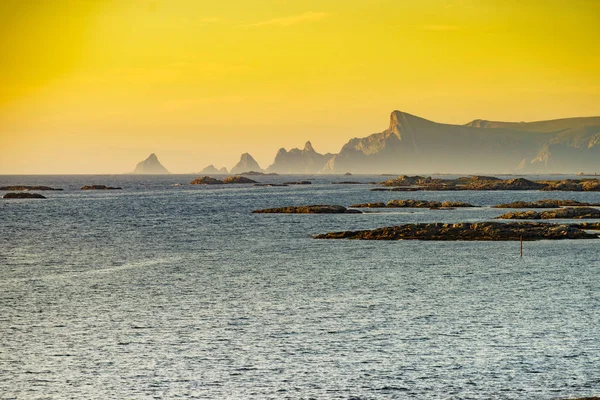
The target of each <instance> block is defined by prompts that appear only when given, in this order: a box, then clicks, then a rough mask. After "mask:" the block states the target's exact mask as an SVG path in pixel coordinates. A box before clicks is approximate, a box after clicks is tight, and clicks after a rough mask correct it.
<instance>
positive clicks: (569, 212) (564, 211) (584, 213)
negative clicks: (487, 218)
mask: <svg viewBox="0 0 600 400" xmlns="http://www.w3.org/2000/svg"><path fill="white" fill-rule="evenodd" d="M496 218H497V219H600V210H599V209H597V208H591V207H568V208H559V209H556V210H550V211H542V212H537V211H520V212H510V213H506V214H502V215H500V216H499V217H496Z"/></svg>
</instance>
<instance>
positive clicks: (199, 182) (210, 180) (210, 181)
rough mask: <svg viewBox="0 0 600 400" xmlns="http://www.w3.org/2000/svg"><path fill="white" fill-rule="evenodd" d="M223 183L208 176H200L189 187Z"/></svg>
mask: <svg viewBox="0 0 600 400" xmlns="http://www.w3.org/2000/svg"><path fill="white" fill-rule="evenodd" d="M222 184H223V181H220V180H218V179H215V178H211V177H210V176H201V177H199V178H196V179H194V180H193V181H191V182H190V185H222Z"/></svg>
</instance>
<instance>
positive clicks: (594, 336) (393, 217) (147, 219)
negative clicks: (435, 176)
mask: <svg viewBox="0 0 600 400" xmlns="http://www.w3.org/2000/svg"><path fill="white" fill-rule="evenodd" d="M197 176H198V175H167V176H132V175H93V176H84V175H71V176H66V175H65V176H49V175H45V176H32V175H28V176H8V175H4V176H0V186H5V185H16V184H19V185H47V186H53V187H58V188H63V189H64V190H63V191H52V192H50V191H48V192H41V193H43V194H44V195H45V196H47V199H46V200H18V199H17V200H12V199H11V200H9V199H0V399H346V400H351V399H352V400H360V399H364V400H366V399H568V398H576V397H584V396H592V395H596V396H598V395H600V252H599V251H598V250H599V245H600V240H563V241H544V240H541V241H535V242H525V243H524V247H523V257H520V254H519V253H520V252H519V243H518V242H513V241H511V242H440V241H355V240H317V239H313V238H312V235H315V234H318V233H325V232H331V231H340V230H354V229H371V228H378V227H383V226H390V225H398V224H405V223H413V222H473V221H488V220H492V219H493V218H494V217H496V216H498V215H500V214H502V213H504V212H505V211H506V210H500V209H494V208H491V206H492V205H494V204H498V203H505V202H511V201H516V200H526V201H531V200H539V199H545V198H553V199H574V200H579V201H588V202H600V193H598V192H596V193H592V192H579V193H573V192H538V191H489V192H466V191H445V192H436V191H431V192H430V191H427V192H375V191H370V189H371V188H373V187H375V185H373V184H370V183H369V182H379V181H382V180H385V179H388V178H389V177H382V176H374V175H373V176H367V175H355V176H351V177H350V176H341V175H327V176H325V175H314V176H309V175H301V176H300V175H298V176H259V177H251V178H253V179H256V180H258V181H260V182H263V183H283V182H286V181H297V180H306V179H309V180H310V182H311V184H310V185H291V186H287V187H265V186H262V187H259V186H253V185H218V186H213V185H190V184H189V182H190V181H191V180H193V179H194V178H196V177H197ZM217 177H218V176H217ZM527 178H529V179H536V178H540V177H527ZM546 178H553V179H562V178H565V177H564V176H563V177H556V176H553V177H546ZM348 180H352V181H359V182H362V183H364V184H353V185H350V184H333V183H335V182H341V181H348ZM90 184H104V185H110V186H120V187H122V188H123V189H122V190H114V191H82V190H80V188H81V187H82V186H84V185H90ZM392 199H422V200H438V201H445V200H450V201H466V202H469V203H472V204H475V205H478V206H482V207H480V208H474V209H456V210H428V209H383V210H376V209H365V210H364V211H365V212H364V213H363V214H337V215H325V214H323V215H297V214H296V215H294V214H252V210H254V209H259V208H267V207H279V206H288V205H307V204H339V205H343V206H348V205H351V204H353V203H363V202H375V201H384V202H386V201H389V200H392Z"/></svg>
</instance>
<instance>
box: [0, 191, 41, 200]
mask: <svg viewBox="0 0 600 400" xmlns="http://www.w3.org/2000/svg"><path fill="white" fill-rule="evenodd" d="M3 198H4V199H45V198H46V197H45V196H42V195H41V194H39V193H27V192H25V193H23V192H20V193H6V194H5V195H4V196H3Z"/></svg>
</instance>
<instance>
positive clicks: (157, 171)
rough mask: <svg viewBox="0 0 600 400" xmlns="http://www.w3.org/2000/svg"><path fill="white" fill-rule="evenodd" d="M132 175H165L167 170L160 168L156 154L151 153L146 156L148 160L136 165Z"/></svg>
mask: <svg viewBox="0 0 600 400" xmlns="http://www.w3.org/2000/svg"><path fill="white" fill-rule="evenodd" d="M133 173H134V174H140V175H142V174H143V175H165V174H168V173H169V171H167V169H166V168H165V167H163V166H162V164H161V163H160V161H158V157H156V154H154V153H152V154H150V155H149V156H148V158H146V159H145V160H144V161H141V162H139V163H138V164H137V165H136V167H135V170H134V171H133Z"/></svg>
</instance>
